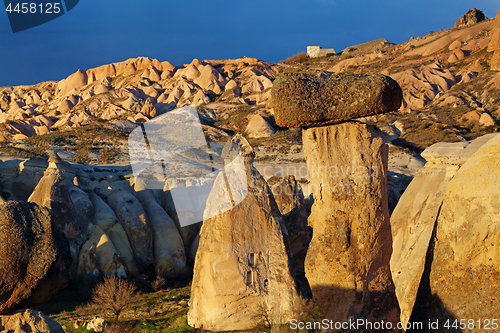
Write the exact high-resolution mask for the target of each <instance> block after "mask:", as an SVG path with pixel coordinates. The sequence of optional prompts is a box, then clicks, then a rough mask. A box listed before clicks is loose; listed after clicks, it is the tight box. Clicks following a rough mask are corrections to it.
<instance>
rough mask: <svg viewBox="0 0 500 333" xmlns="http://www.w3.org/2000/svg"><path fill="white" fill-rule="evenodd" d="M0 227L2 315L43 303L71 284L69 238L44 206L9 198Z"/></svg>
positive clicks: (1, 212)
mask: <svg viewBox="0 0 500 333" xmlns="http://www.w3.org/2000/svg"><path fill="white" fill-rule="evenodd" d="M0 230H1V232H0V254H1V258H0V314H6V313H9V312H11V311H13V310H15V309H17V308H22V307H29V306H36V305H40V304H43V303H45V302H47V301H49V300H50V299H52V298H53V297H54V296H55V295H57V293H58V292H59V290H61V289H63V288H65V287H66V286H67V285H68V283H69V275H68V270H67V268H69V265H70V264H71V256H70V250H69V245H68V241H67V239H66V238H65V237H64V235H63V233H62V232H61V231H60V230H59V229H58V228H57V227H56V226H55V223H54V222H53V221H52V219H51V216H50V215H49V213H48V211H47V210H46V209H45V208H42V207H39V206H37V205H36V204H33V203H28V202H17V201H9V202H7V203H5V204H3V205H1V206H0ZM2 325H3V324H2Z"/></svg>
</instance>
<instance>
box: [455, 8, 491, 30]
mask: <svg viewBox="0 0 500 333" xmlns="http://www.w3.org/2000/svg"><path fill="white" fill-rule="evenodd" d="M487 19H488V18H487V17H486V16H484V13H483V12H482V11H480V10H479V9H476V8H472V9H469V10H468V11H467V13H465V15H464V16H462V17H461V18H459V19H458V21H457V22H455V28H461V27H465V26H467V25H470V24H476V23H479V22H482V21H484V20H487Z"/></svg>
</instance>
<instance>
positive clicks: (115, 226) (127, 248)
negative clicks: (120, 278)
mask: <svg viewBox="0 0 500 333" xmlns="http://www.w3.org/2000/svg"><path fill="white" fill-rule="evenodd" d="M89 198H90V200H91V201H92V204H93V206H94V208H95V215H94V219H93V221H94V223H95V225H96V226H98V227H99V228H100V229H102V231H104V232H105V233H106V235H107V236H108V237H109V238H110V239H111V242H112V243H113V246H114V247H115V249H116V251H117V254H118V256H119V258H120V259H121V260H123V263H124V265H125V268H126V273H127V276H129V277H133V276H136V275H138V273H139V270H138V268H137V265H136V264H135V260H134V251H133V250H132V246H131V245H130V241H129V239H128V236H127V233H126V232H125V229H124V228H123V226H122V225H121V224H120V222H119V220H118V217H117V216H116V214H115V212H113V210H112V209H111V207H109V206H108V205H107V204H106V203H105V202H104V200H102V199H101V198H100V197H99V196H98V195H97V194H95V193H91V194H90V195H89ZM92 266H93V265H92ZM93 269H94V268H93V267H91V268H89V271H93Z"/></svg>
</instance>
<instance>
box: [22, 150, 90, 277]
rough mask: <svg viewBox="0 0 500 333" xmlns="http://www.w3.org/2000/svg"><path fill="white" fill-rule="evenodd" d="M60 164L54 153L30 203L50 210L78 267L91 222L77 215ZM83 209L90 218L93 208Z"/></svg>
mask: <svg viewBox="0 0 500 333" xmlns="http://www.w3.org/2000/svg"><path fill="white" fill-rule="evenodd" d="M60 162H61V160H60V159H59V156H58V155H57V153H55V152H53V154H52V155H51V157H50V158H49V167H48V168H47V170H46V171H45V173H44V174H43V177H42V178H41V179H40V181H39V182H38V184H37V186H36V187H35V189H34V190H33V193H31V195H30V196H29V198H28V201H30V202H34V203H36V204H38V205H39V206H42V207H46V208H48V209H49V211H50V215H51V216H52V219H53V221H54V224H55V225H56V226H57V227H58V228H59V230H61V231H62V232H63V233H64V234H65V235H66V237H68V239H69V241H70V247H71V253H72V256H73V264H74V265H76V263H77V258H78V252H79V248H80V246H81V245H82V243H83V241H84V236H85V234H86V233H87V227H88V223H89V221H88V220H87V219H85V217H84V216H78V217H77V216H76V214H75V208H74V204H73V201H72V200H71V195H70V192H69V190H68V186H67V180H66V178H65V177H64V176H63V173H62V171H61V169H60V168H59V165H60ZM81 209H84V210H85V211H86V212H85V213H86V214H87V217H88V218H90V216H91V212H88V210H89V209H90V210H92V208H91V207H87V208H85V207H84V206H80V207H79V209H78V211H79V212H80V213H83V212H84V211H82V210H81ZM88 214H90V215H88ZM75 267H76V266H75ZM75 267H73V268H75ZM72 271H73V269H72Z"/></svg>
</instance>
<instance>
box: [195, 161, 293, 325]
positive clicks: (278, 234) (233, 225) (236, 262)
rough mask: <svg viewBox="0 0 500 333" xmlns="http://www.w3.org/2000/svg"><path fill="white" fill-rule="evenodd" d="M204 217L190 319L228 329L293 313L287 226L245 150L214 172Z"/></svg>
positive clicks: (278, 319)
mask: <svg viewBox="0 0 500 333" xmlns="http://www.w3.org/2000/svg"><path fill="white" fill-rule="evenodd" d="M244 159H245V160H244ZM226 180H227V181H228V183H226ZM229 188H230V191H229V190H228V189H229ZM228 192H230V193H228ZM240 201H241V202H240ZM234 202H240V203H239V204H238V205H236V206H234V205H233V203H234ZM205 216H213V217H212V218H208V219H204V221H203V226H202V229H201V233H200V240H199V246H198V251H197V253H196V260H195V266H194V277H193V283H192V289H191V306H190V308H189V312H188V323H189V324H190V325H191V326H194V327H197V328H200V327H203V329H208V330H216V331H220V330H224V331H226V330H245V329H251V328H253V327H255V326H257V325H259V323H262V322H263V321H265V320H266V319H268V320H269V321H270V322H269V323H268V324H272V325H274V324H285V323H288V322H289V321H290V320H291V319H292V318H296V315H297V314H296V313H295V311H294V306H295V304H296V301H297V291H296V286H295V283H294V280H293V277H292V274H291V262H290V254H289V250H288V246H287V245H288V244H287V243H288V240H287V234H286V227H285V226H284V223H283V221H282V218H281V214H280V212H279V210H278V207H277V205H276V202H275V201H274V198H273V195H272V193H271V191H270V189H269V187H268V186H267V184H266V182H265V180H264V178H263V177H262V176H261V175H260V173H259V172H258V171H257V170H256V169H255V168H254V167H253V166H252V162H251V157H248V158H247V157H244V158H242V156H241V155H239V156H238V157H236V158H234V160H233V161H232V162H231V163H229V164H227V165H226V167H225V169H224V171H223V172H221V173H220V174H219V175H218V177H217V179H216V180H215V184H214V187H213V189H212V191H211V192H210V196H209V198H208V201H207V207H206V209H205Z"/></svg>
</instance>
